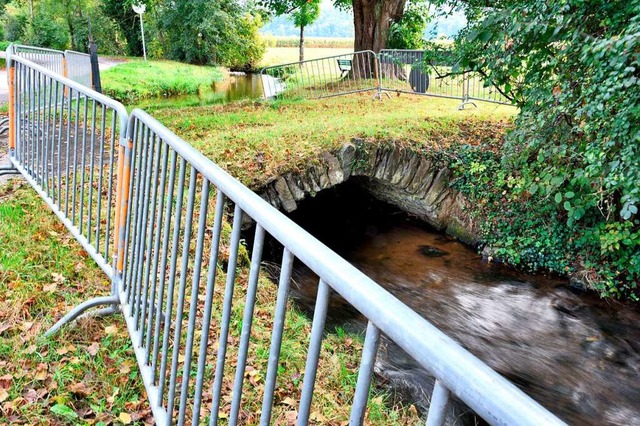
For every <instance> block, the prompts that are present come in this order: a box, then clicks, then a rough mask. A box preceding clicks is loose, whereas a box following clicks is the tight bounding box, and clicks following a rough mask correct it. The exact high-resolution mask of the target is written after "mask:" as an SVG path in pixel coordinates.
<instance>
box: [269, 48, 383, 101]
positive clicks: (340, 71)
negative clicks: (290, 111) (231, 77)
mask: <svg viewBox="0 0 640 426" xmlns="http://www.w3.org/2000/svg"><path fill="white" fill-rule="evenodd" d="M377 63H378V62H377V60H376V54H375V53H374V52H372V51H370V50H365V51H362V52H354V53H349V54H345V55H335V56H328V57H326V58H321V59H312V60H308V61H302V62H294V63H290V64H283V65H277V66H273V67H266V68H263V69H262V71H261V72H260V74H261V80H262V88H263V93H264V96H265V97H266V98H272V97H275V96H279V97H285V98H307V99H316V98H327V97H332V96H340V95H346V94H349V93H358V92H367V91H377V90H378V86H379V84H378V70H377V69H376V67H377Z"/></svg>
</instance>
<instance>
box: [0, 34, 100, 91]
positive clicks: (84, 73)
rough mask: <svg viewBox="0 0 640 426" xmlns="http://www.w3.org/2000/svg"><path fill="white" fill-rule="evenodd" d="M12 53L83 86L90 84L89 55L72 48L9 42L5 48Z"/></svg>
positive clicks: (89, 85)
mask: <svg viewBox="0 0 640 426" xmlns="http://www.w3.org/2000/svg"><path fill="white" fill-rule="evenodd" d="M7 52H11V54H12V55H14V56H17V57H21V58H25V59H28V60H30V61H31V62H34V63H35V64H38V65H40V66H41V67H43V68H45V69H47V70H49V71H53V72H54V73H56V74H57V75H59V76H64V77H67V78H69V79H71V80H73V81H75V82H77V83H80V84H82V85H83V86H85V87H91V85H92V72H91V56H90V55H88V54H86V53H81V52H76V51H73V50H65V51H64V52H63V51H60V50H53V49H46V48H43V47H33V46H24V45H20V44H11V45H10V46H9V48H8V49H7Z"/></svg>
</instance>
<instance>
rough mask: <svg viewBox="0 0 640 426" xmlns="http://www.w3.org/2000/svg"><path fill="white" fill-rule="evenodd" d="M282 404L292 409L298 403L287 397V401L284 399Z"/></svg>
mask: <svg viewBox="0 0 640 426" xmlns="http://www.w3.org/2000/svg"><path fill="white" fill-rule="evenodd" d="M281 403H282V404H284V405H288V406H290V407H295V406H296V402H295V401H294V400H293V398H289V397H286V398H285V399H283V400H282V401H281Z"/></svg>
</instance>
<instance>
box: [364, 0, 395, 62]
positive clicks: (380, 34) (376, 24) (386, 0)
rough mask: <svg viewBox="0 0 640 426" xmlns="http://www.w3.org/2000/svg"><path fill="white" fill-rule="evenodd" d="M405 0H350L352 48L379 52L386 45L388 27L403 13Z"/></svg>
mask: <svg viewBox="0 0 640 426" xmlns="http://www.w3.org/2000/svg"><path fill="white" fill-rule="evenodd" d="M406 4H407V0H352V7H353V24H354V31H355V41H354V46H353V47H354V49H355V50H356V51H359V50H373V51H374V52H379V51H380V50H382V49H384V48H386V47H387V41H388V39H389V29H390V28H391V25H392V24H393V23H394V22H397V21H399V20H400V19H401V18H402V15H403V14H404V9H405V6H406Z"/></svg>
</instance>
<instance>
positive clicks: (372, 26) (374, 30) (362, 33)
mask: <svg viewBox="0 0 640 426" xmlns="http://www.w3.org/2000/svg"><path fill="white" fill-rule="evenodd" d="M305 1H307V0H258V4H260V5H261V6H263V7H266V8H267V9H269V10H271V11H273V12H275V14H276V15H283V14H287V13H290V12H293V11H294V10H296V9H297V8H299V7H300V5H301V4H302V3H304V2H305ZM407 1H408V0H334V5H335V6H337V7H339V8H342V9H349V8H351V9H352V10H353V25H354V31H355V42H354V46H353V47H354V49H355V50H356V51H358V50H373V51H374V52H379V51H380V50H381V49H384V48H386V47H387V40H388V38H389V29H390V28H391V25H392V24H393V23H394V22H398V21H399V20H400V19H401V18H402V15H403V14H404V10H405V6H406V4H407Z"/></svg>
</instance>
